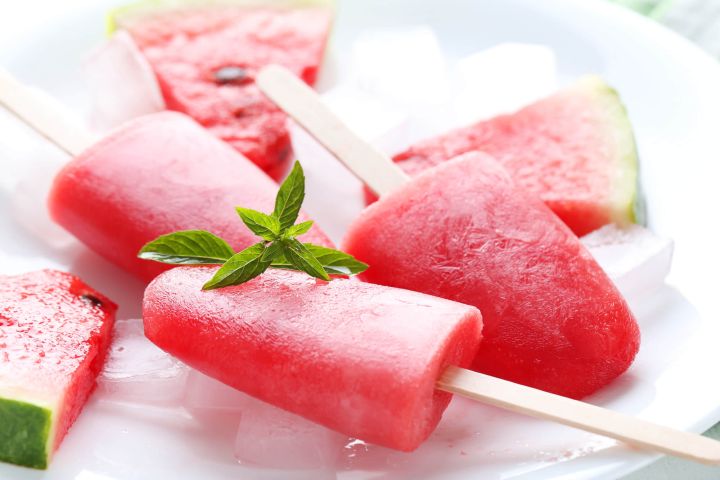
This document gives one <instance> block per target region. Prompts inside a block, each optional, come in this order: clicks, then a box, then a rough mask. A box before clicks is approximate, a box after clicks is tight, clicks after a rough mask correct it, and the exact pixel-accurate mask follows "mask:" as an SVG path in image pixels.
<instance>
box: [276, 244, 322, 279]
mask: <svg viewBox="0 0 720 480" xmlns="http://www.w3.org/2000/svg"><path fill="white" fill-rule="evenodd" d="M282 246H283V251H282V253H283V256H284V257H285V259H287V261H288V263H289V264H290V265H292V266H294V267H295V268H297V269H298V270H301V271H303V272H305V273H307V274H308V275H310V276H312V277H315V278H320V279H323V280H326V281H329V280H330V277H329V276H328V274H327V272H326V271H325V269H324V268H323V266H322V265H321V264H320V262H318V261H317V259H316V258H315V257H314V256H313V254H312V253H310V250H308V249H307V247H306V246H305V245H303V244H302V243H300V242H298V241H297V240H295V239H294V238H289V239H287V240H283V241H282Z"/></svg>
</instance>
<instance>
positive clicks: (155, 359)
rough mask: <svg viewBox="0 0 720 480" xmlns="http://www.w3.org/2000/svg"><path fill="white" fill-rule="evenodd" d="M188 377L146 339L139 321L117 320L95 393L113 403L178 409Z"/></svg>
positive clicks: (177, 361) (186, 373) (181, 366)
mask: <svg viewBox="0 0 720 480" xmlns="http://www.w3.org/2000/svg"><path fill="white" fill-rule="evenodd" d="M187 375H188V368H187V367H186V366H185V365H184V364H183V363H181V362H180V361H179V360H176V359H175V358H173V357H172V356H170V354H168V353H165V352H164V351H162V350H160V349H159V348H158V347H156V346H155V345H154V344H153V343H152V342H151V341H150V340H148V339H147V338H146V337H145V333H144V330H143V323H142V320H139V319H132V320H118V321H117V322H116V323H115V329H114V331H113V339H112V344H111V346H110V351H109V353H108V359H107V361H106V362H105V368H104V369H103V371H102V372H101V373H100V375H99V377H98V392H99V394H100V395H101V397H102V398H105V399H109V400H114V401H121V402H128V403H140V404H150V405H158V406H179V405H180V404H181V402H182V398H183V395H184V392H185V385H186V380H187Z"/></svg>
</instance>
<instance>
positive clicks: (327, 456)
mask: <svg viewBox="0 0 720 480" xmlns="http://www.w3.org/2000/svg"><path fill="white" fill-rule="evenodd" d="M240 415H241V417H240V425H239V427H238V433H237V438H236V440H235V456H236V458H237V460H238V461H239V462H240V463H242V464H246V465H256V466H266V467H272V468H275V469H303V470H318V471H326V472H328V471H333V472H334V471H335V467H336V464H337V461H338V459H339V457H340V454H341V453H342V450H343V446H344V445H345V444H347V442H348V438H347V436H345V435H342V434H340V433H337V432H334V431H332V430H330V429H328V428H325V427H323V426H321V425H318V424H316V423H313V422H310V421H309V420H305V419H304V418H302V417H299V416H297V415H294V414H292V413H289V412H286V411H284V410H281V409H279V408H276V407H273V406H272V405H269V404H267V403H264V402H261V401H259V400H255V401H254V402H253V403H247V404H246V405H245V408H244V410H243V411H242V413H241V414H240Z"/></svg>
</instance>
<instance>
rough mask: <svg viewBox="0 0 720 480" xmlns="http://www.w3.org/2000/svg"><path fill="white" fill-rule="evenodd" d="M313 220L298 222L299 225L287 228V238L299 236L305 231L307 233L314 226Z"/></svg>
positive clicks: (285, 234)
mask: <svg viewBox="0 0 720 480" xmlns="http://www.w3.org/2000/svg"><path fill="white" fill-rule="evenodd" d="M313 223H314V222H313V221H312V220H308V221H307V222H302V223H298V224H297V225H293V226H292V227H290V228H288V229H287V230H285V233H284V234H283V235H284V236H285V238H294V237H297V236H300V235H302V234H303V233H307V232H308V230H310V229H311V228H312V226H313Z"/></svg>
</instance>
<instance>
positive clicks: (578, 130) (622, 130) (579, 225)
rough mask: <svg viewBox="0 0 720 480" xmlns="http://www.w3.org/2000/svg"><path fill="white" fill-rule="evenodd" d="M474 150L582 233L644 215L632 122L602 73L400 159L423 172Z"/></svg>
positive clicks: (431, 141)
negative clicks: (639, 203)
mask: <svg viewBox="0 0 720 480" xmlns="http://www.w3.org/2000/svg"><path fill="white" fill-rule="evenodd" d="M472 151H481V152H484V153H487V154H489V155H491V156H492V157H494V158H495V159H497V160H498V161H499V162H500V163H501V164H502V165H503V166H504V167H505V168H506V169H507V170H508V171H509V172H510V174H511V175H512V177H513V179H514V180H515V182H517V184H518V185H519V186H520V187H522V188H524V189H526V190H527V191H529V192H532V193H534V194H536V195H539V196H540V197H541V198H542V199H543V200H544V201H545V203H546V204H547V205H548V206H549V207H550V209H552V211H554V212H555V213H556V214H557V215H558V216H559V217H560V218H561V219H562V220H563V221H564V222H565V223H566V224H567V225H568V226H569V227H570V228H571V229H572V230H573V232H575V234H576V235H578V236H582V235H585V234H586V233H589V232H591V231H593V230H595V229H597V228H600V227H601V226H603V225H605V224H607V223H610V222H617V223H629V222H633V221H636V220H638V219H637V218H636V212H635V203H636V197H637V195H638V191H637V178H638V165H637V162H638V161H637V154H636V148H635V140H634V137H633V132H632V126H631V125H630V122H629V120H628V117H627V113H626V111H625V108H624V106H623V105H622V103H621V101H620V99H619V97H618V95H617V93H616V92H615V91H614V90H612V89H611V88H610V87H609V86H608V85H607V84H606V83H605V82H603V81H602V80H601V79H600V78H597V77H585V78H583V79H581V80H579V81H578V82H577V83H575V84H574V85H572V86H570V87H568V88H566V89H564V90H561V91H560V92H558V93H556V94H555V95H552V96H550V97H548V98H546V99H544V100H540V101H539V102H536V103H534V104H532V105H529V106H527V107H525V108H523V109H522V110H519V111H518V112H516V113H514V114H511V115H502V116H499V117H496V118H493V119H491V120H487V121H482V122H478V123H476V124H474V125H471V126H469V127H465V128H460V129H458V130H453V131H451V132H448V133H446V134H444V135H441V136H439V137H436V138H432V139H429V140H425V141H423V142H420V143H418V144H417V145H414V146H412V147H410V148H409V149H408V150H406V151H404V152H402V153H400V154H398V155H396V156H395V161H396V162H398V164H399V165H400V166H401V167H402V168H403V170H405V171H406V172H408V173H409V174H411V175H417V174H418V173H420V172H422V171H424V170H426V169H428V168H431V167H433V166H435V165H438V164H440V163H442V162H444V161H446V160H449V159H451V158H453V157H456V156H458V155H461V154H463V153H467V152H472ZM372 198H373V196H372V195H371V194H369V199H372ZM639 213H640V212H639Z"/></svg>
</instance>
